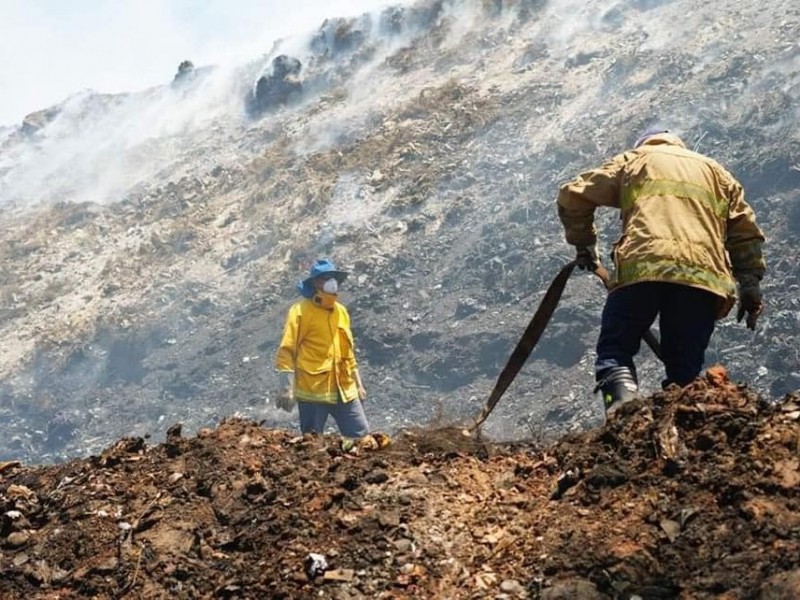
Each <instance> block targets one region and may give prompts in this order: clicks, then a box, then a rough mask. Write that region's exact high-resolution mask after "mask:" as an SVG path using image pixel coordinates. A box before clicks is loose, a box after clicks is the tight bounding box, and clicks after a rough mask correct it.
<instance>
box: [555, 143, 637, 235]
mask: <svg viewBox="0 0 800 600" xmlns="http://www.w3.org/2000/svg"><path fill="white" fill-rule="evenodd" d="M624 164H625V159H624V155H618V156H615V157H614V158H612V159H611V160H609V161H608V162H606V163H605V164H604V165H602V166H601V167H599V168H597V169H592V170H591V171H586V172H584V173H581V174H580V175H578V177H576V178H575V179H574V180H572V181H570V182H569V183H567V184H565V185H563V186H561V189H560V190H559V192H558V200H557V201H556V202H557V204H558V217H559V218H560V219H561V223H562V224H563V225H564V232H565V234H566V239H567V243H569V244H572V245H573V246H577V247H579V248H580V247H585V246H594V245H595V243H596V242H597V229H596V228H595V225H594V211H595V208H597V207H598V206H616V207H619V196H620V178H621V173H622V168H623V166H624Z"/></svg>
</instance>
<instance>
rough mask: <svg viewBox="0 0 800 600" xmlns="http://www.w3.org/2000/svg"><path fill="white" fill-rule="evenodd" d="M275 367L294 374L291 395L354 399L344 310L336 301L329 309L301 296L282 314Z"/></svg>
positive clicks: (351, 353)
mask: <svg viewBox="0 0 800 600" xmlns="http://www.w3.org/2000/svg"><path fill="white" fill-rule="evenodd" d="M275 368H276V369H278V370H279V371H290V372H293V373H294V397H295V399H297V400H305V401H308V402H324V403H329V404H335V403H336V402H338V401H339V399H340V398H341V400H342V401H343V402H350V401H352V400H355V399H356V398H358V387H357V385H356V381H355V378H354V376H353V372H354V371H355V370H356V369H357V368H358V367H357V364H356V357H355V349H354V344H353V333H352V331H351V330H350V315H349V314H348V312H347V309H346V308H345V307H344V306H343V305H341V304H339V303H338V302H336V303H335V304H334V305H333V308H332V309H331V310H326V309H324V308H321V307H319V306H316V305H315V304H314V303H313V302H312V301H311V300H308V299H304V300H301V301H300V302H298V303H296V304H294V305H293V306H292V307H291V308H290V309H289V312H288V314H287V315H286V324H285V326H284V329H283V338H282V339H281V343H280V346H279V347H278V353H277V357H276V359H275Z"/></svg>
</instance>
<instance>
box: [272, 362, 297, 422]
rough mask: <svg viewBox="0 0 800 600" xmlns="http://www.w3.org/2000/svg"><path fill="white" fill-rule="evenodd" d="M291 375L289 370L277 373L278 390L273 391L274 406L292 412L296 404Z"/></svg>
mask: <svg viewBox="0 0 800 600" xmlns="http://www.w3.org/2000/svg"><path fill="white" fill-rule="evenodd" d="M293 375H294V373H292V372H291V371H281V372H279V373H278V391H277V392H276V393H275V406H277V407H278V408H280V409H281V410H285V411H286V412H292V411H293V410H294V405H295V404H296V402H295V399H294V386H293V385H292V378H293Z"/></svg>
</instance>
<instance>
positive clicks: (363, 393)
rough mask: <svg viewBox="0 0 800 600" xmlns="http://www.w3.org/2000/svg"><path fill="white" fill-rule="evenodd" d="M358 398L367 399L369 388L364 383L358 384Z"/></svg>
mask: <svg viewBox="0 0 800 600" xmlns="http://www.w3.org/2000/svg"><path fill="white" fill-rule="evenodd" d="M358 399H359V400H361V401H362V402H363V401H364V400H366V399H367V390H366V389H364V386H363V385H360V386H358Z"/></svg>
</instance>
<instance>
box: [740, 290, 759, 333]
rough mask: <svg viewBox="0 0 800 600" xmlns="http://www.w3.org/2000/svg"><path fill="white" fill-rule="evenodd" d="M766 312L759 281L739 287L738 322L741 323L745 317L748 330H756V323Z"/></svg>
mask: <svg viewBox="0 0 800 600" xmlns="http://www.w3.org/2000/svg"><path fill="white" fill-rule="evenodd" d="M762 312H764V301H763V300H762V298H761V286H760V285H759V283H758V281H755V282H748V283H747V284H746V285H740V286H739V310H738V312H737V313H736V322H737V323H741V322H742V319H743V318H744V316H745V315H747V319H746V320H745V324H746V325H747V328H748V329H753V330H755V328H756V322H757V321H758V317H759V316H760V315H761V313H762Z"/></svg>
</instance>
